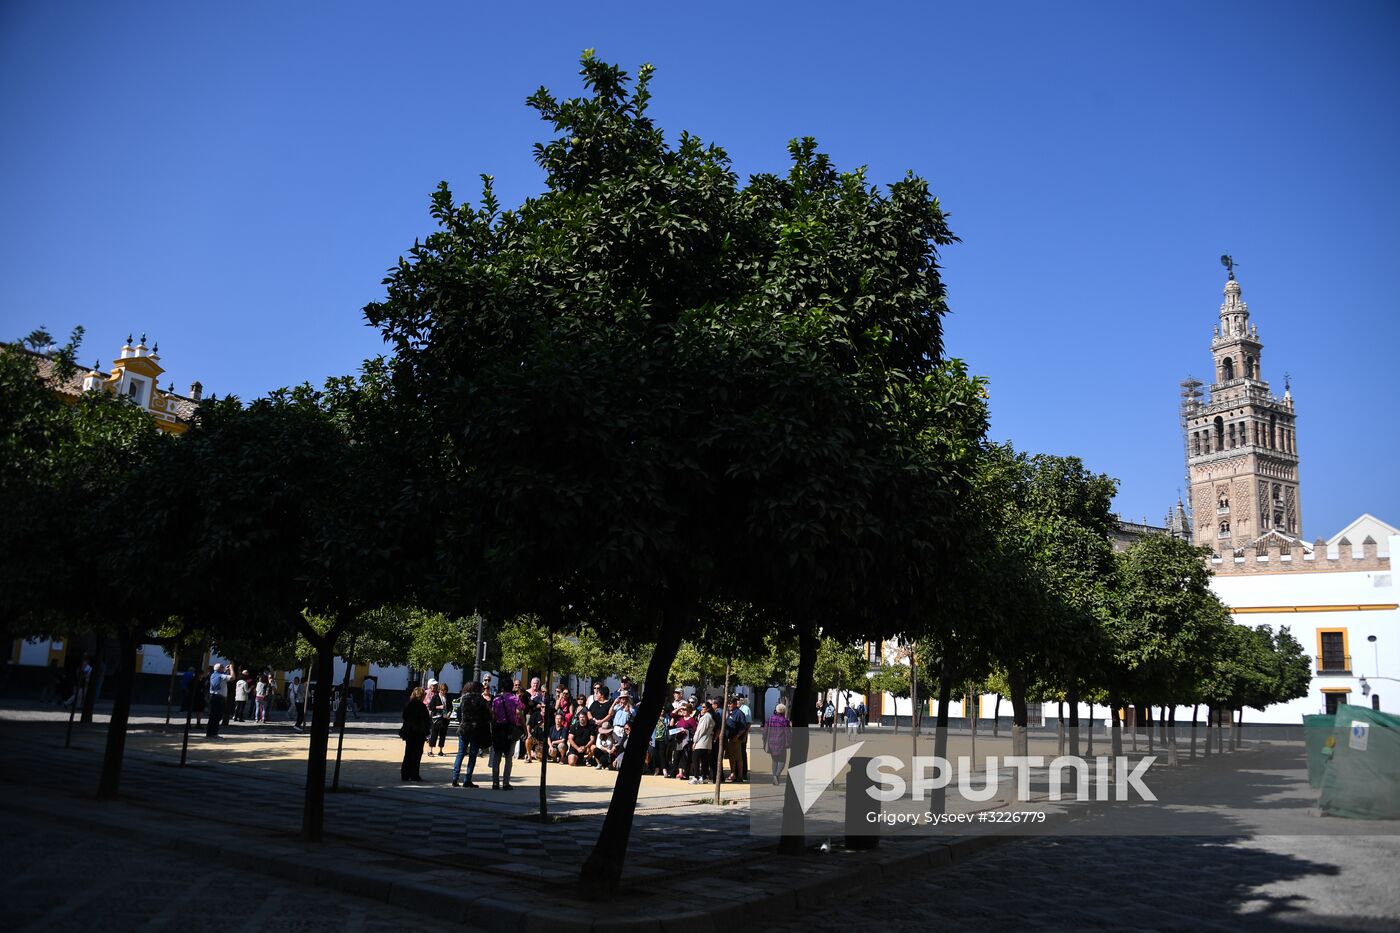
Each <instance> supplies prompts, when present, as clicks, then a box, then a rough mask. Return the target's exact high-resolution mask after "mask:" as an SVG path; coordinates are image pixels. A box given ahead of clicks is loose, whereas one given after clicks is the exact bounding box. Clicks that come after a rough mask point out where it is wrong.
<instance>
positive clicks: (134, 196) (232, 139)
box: [0, 0, 1400, 538]
mask: <svg viewBox="0 0 1400 933" xmlns="http://www.w3.org/2000/svg"><path fill="white" fill-rule="evenodd" d="M477 6H478V5H477V4H468V3H450V4H435V3H404V4H369V3H353V2H351V3H346V2H340V3H311V2H307V3H297V4H286V3H256V2H255V3H240V4H221V5H215V4H190V3H156V2H143V3H138V4H112V3H98V2H91V3H63V4H54V3H40V2H37V0H30V2H12V3H6V4H3V5H0V127H3V130H4V133H5V138H6V145H5V158H4V171H3V172H0V203H3V204H4V206H5V209H4V211H3V213H2V214H0V283H3V287H4V294H3V300H0V336H4V337H14V336H19V335H20V334H23V333H27V332H28V331H29V330H30V329H31V328H32V327H34V326H37V325H40V324H45V325H47V326H48V327H49V328H50V329H51V330H52V331H54V332H55V333H58V332H60V331H62V332H66V331H67V329H68V328H70V327H71V326H72V325H74V324H79V323H81V324H83V325H85V326H86V327H87V330H88V340H87V342H86V345H85V347H84V351H83V361H84V362H89V361H90V360H92V359H94V358H97V357H100V358H101V359H102V360H103V361H104V363H105V362H106V361H107V360H110V359H111V358H112V357H113V356H115V355H116V352H117V350H118V349H119V348H120V345H121V342H122V340H123V338H124V337H125V336H126V335H127V333H128V332H134V333H137V334H140V333H141V332H143V331H145V332H147V333H148V334H149V335H151V337H152V338H153V339H154V340H158V341H159V342H160V345H161V353H162V362H163V363H164V365H165V366H166V367H167V368H168V375H169V377H170V378H172V379H173V380H174V381H175V383H176V385H177V387H178V389H179V390H180V391H182V392H183V391H186V390H187V389H188V386H189V383H190V382H191V381H193V380H195V379H199V380H201V381H202V382H203V383H204V385H205V387H206V391H213V392H217V393H219V394H220V395H223V394H226V393H230V392H232V393H236V394H239V395H242V396H245V397H248V396H254V395H258V394H261V393H263V392H266V391H267V390H268V389H270V388H273V387H276V386H279V385H285V384H290V383H296V382H300V381H304V380H311V381H320V380H321V379H323V378H324V377H326V376H327V375H330V374H336V373H343V372H348V371H351V370H353V369H354V368H355V366H356V365H357V363H358V361H359V360H361V359H362V358H364V357H365V356H367V355H371V354H374V353H377V352H379V351H380V349H381V344H380V342H379V340H378V336H377V334H376V333H375V332H373V331H371V330H370V329H369V328H368V327H366V326H365V324H364V322H363V318H362V316H361V313H360V309H361V308H362V307H363V305H364V304H365V303H366V302H368V301H371V300H373V299H375V298H377V297H378V296H379V295H380V293H381V286H380V282H381V279H382V278H383V275H384V271H385V270H386V269H387V268H388V267H389V266H390V265H391V264H392V263H393V262H394V261H395V260H396V258H397V257H398V256H399V255H400V254H401V253H402V252H403V251H404V250H405V249H406V248H407V247H408V246H410V245H411V244H412V242H413V240H414V238H415V237H417V236H421V235H423V234H426V233H427V232H428V231H429V230H430V229H431V228H430V219H429V218H428V216H427V211H426V207H427V201H428V194H429V192H430V191H431V190H432V189H433V187H434V186H435V185H436V184H437V183H438V181H440V180H444V179H445V180H447V181H448V182H449V183H450V184H451V185H452V186H453V187H454V189H455V190H456V192H457V193H458V195H459V196H469V195H471V194H473V193H474V192H475V191H476V189H477V185H478V183H477V180H476V179H477V176H478V175H479V174H480V173H482V172H489V173H491V174H494V175H495V176H496V178H497V186H498V189H497V190H498V193H499V194H500V195H501V197H502V200H503V201H505V202H506V203H508V204H513V203H518V202H519V201H520V200H521V199H523V198H524V197H526V196H528V195H529V194H531V193H533V192H535V191H537V190H538V189H539V186H540V175H539V172H538V170H537V169H536V167H535V166H534V163H533V161H532V159H531V152H530V145H531V144H532V143H533V142H535V141H536V140H539V139H542V138H545V135H546V134H545V127H544V126H543V125H542V124H540V123H539V122H538V121H537V120H536V119H535V117H534V114H533V112H532V111H530V110H528V109H527V108H526V107H525V106H524V104H523V101H524V98H525V97H526V96H527V95H528V94H529V93H530V92H531V91H533V90H534V89H535V88H536V87H538V86H540V85H542V84H543V85H547V86H548V87H550V88H551V89H553V90H555V91H556V92H557V93H560V94H569V95H571V94H574V93H576V92H577V91H578V89H579V85H578V79H577V77H576V72H577V61H578V56H579V52H580V50H582V49H584V48H587V47H595V48H597V49H598V52H599V54H600V55H601V56H602V57H603V58H605V59H608V60H610V61H615V62H619V63H621V64H623V65H625V66H628V67H629V68H631V69H633V70H634V69H635V66H636V65H637V64H639V63H641V62H645V61H650V62H652V63H654V64H655V65H656V66H657V77H656V79H655V82H654V85H653V90H654V92H655V95H656V96H655V101H654V104H653V112H654V114H655V116H656V117H657V119H658V121H659V122H660V123H661V125H662V126H664V127H665V128H666V129H667V130H668V131H669V132H671V133H672V134H675V133H678V132H679V131H680V130H682V129H686V130H689V131H691V132H693V133H696V134H697V135H700V136H701V137H703V138H705V139H706V140H709V141H713V142H716V143H719V144H720V145H722V146H724V147H725V148H726V149H727V150H728V151H729V153H730V154H731V156H732V157H733V159H734V163H735V167H736V169H737V170H738V171H739V172H740V173H741V174H743V175H747V174H749V173H752V172H757V171H774V170H781V169H782V168H783V166H784V164H785V160H786V150H785V145H786V142H787V140H788V139H790V138H791V137H794V136H800V135H810V136H815V137H817V139H818V141H819V142H820V144H821V146H822V147H823V148H824V149H825V150H826V151H827V152H829V153H831V154H832V156H833V157H834V158H835V159H836V160H837V162H838V163H839V164H840V165H842V166H843V167H854V166H857V165H862V164H864V165H867V166H869V172H870V178H871V179H872V180H874V181H878V182H887V181H892V180H894V179H896V178H898V177H900V176H901V175H902V174H903V173H904V172H905V171H906V170H911V169H912V170H913V171H915V172H917V173H918V174H920V175H923V176H924V177H926V178H927V179H928V180H929V182H930V184H931V186H932V189H933V191H934V192H935V193H936V194H937V195H938V196H939V198H940V199H941V201H942V203H943V205H944V207H945V208H946V209H947V210H948V211H949V212H950V214H951V220H952V225H953V228H954V230H955V232H956V233H957V234H958V235H959V236H961V237H962V240H963V242H962V243H961V244H959V245H956V246H954V247H951V248H949V249H948V250H946V251H945V253H944V260H945V266H946V277H947V282H948V286H949V289H950V294H951V301H952V307H953V315H952V316H951V318H950V319H949V321H948V348H949V352H950V353H952V354H954V355H957V356H961V357H963V358H965V359H967V360H968V361H969V363H970V365H971V366H972V368H973V370H974V371H976V372H979V373H982V374H985V375H986V376H988V377H989V378H990V380H991V393H992V405H993V434H994V436H996V437H998V438H1010V439H1012V440H1013V441H1014V442H1015V443H1016V444H1017V445H1018V446H1019V447H1021V448H1024V449H1027V450H1031V451H1047V452H1054V453H1066V454H1069V453H1072V454H1077V455H1079V456H1081V457H1083V458H1084V459H1085V461H1086V462H1087V463H1088V464H1089V465H1090V466H1091V467H1092V468H1094V469H1096V470H1102V471H1105V472H1108V473H1111V474H1113V475H1115V476H1117V477H1119V478H1120V479H1121V480H1122V487H1121V491H1120V495H1119V498H1118V503H1117V505H1118V508H1119V509H1120V511H1121V512H1122V513H1123V514H1124V515H1125V516H1128V517H1134V518H1142V517H1144V516H1145V517H1147V518H1148V519H1149V520H1152V521H1157V520H1159V519H1160V518H1161V517H1162V515H1163V514H1164V512H1165V511H1166V509H1167V508H1168V506H1169V505H1170V503H1171V502H1173V501H1174V500H1175V498H1176V495H1177V492H1178V490H1179V489H1180V488H1181V486H1182V475H1183V466H1182V450H1181V441H1180V437H1179V434H1178V429H1177V423H1176V398H1177V391H1178V388H1177V384H1178V383H1179V382H1180V380H1181V379H1182V378H1184V377H1185V376H1187V375H1190V374H1194V375H1196V376H1198V377H1206V376H1207V375H1208V374H1209V370H1210V356H1209V338H1210V332H1211V327H1212V326H1213V325H1214V323H1215V321H1216V320H1217V314H1218V308H1219V304H1220V301H1221V289H1222V287H1223V285H1224V281H1225V274H1224V270H1223V269H1222V268H1221V267H1220V265H1219V259H1218V257H1219V256H1220V254H1221V253H1223V252H1230V253H1232V254H1234V256H1235V258H1236V260H1237V261H1238V263H1239V269H1238V275H1239V278H1240V281H1241V283H1242V285H1243V288H1244V297H1245V299H1246V300H1247V301H1248V302H1249V304H1250V309H1251V312H1252V314H1253V320H1254V321H1256V322H1257V323H1258V325H1259V330H1260V334H1261V336H1262V338H1263V340H1264V344H1265V348H1264V356H1263V362H1264V373H1265V375H1266V376H1267V377H1269V378H1270V379H1271V380H1273V381H1274V385H1275V388H1276V390H1277V391H1280V392H1281V391H1282V385H1281V382H1282V378H1281V377H1282V374H1283V373H1284V372H1285V371H1287V372H1289V373H1291V374H1292V378H1293V389H1294V394H1295V396H1296V398H1297V407H1298V412H1299V431H1298V438H1299V448H1300V452H1301V455H1302V458H1303V467H1302V486H1303V489H1302V505H1303V525H1304V527H1303V531H1304V533H1305V534H1306V535H1307V536H1308V537H1309V538H1311V537H1316V536H1318V535H1322V536H1329V535H1331V534H1333V533H1334V532H1335V531H1337V530H1338V529H1340V528H1341V527H1342V526H1343V525H1345V524H1346V523H1347V522H1348V521H1350V520H1351V519H1352V518H1354V517H1355V516H1356V515H1358V514H1360V513H1361V512H1363V511H1369V512H1373V513H1375V514H1376V515H1378V516H1379V517H1381V518H1382V519H1385V520H1387V521H1390V522H1391V523H1395V524H1400V484H1397V483H1396V482H1395V476H1396V474H1397V469H1396V464H1397V462H1400V429H1397V424H1396V388H1397V384H1400V383H1398V381H1397V378H1396V377H1397V370H1396V365H1395V359H1396V348H1397V347H1400V315H1398V314H1397V303H1398V302H1400V298H1397V296H1400V262H1397V261H1396V257H1397V256H1400V170H1397V166H1400V151H1398V150H1400V54H1397V53H1398V52H1400V5H1396V4H1394V3H1390V2H1356V0H1353V2H1343V3H1336V4H1325V5H1324V4H1320V3H1314V4H1304V3H1300V2H1285V3H1277V2H1276V3H1228V4H1220V3H1172V4H1127V3H1119V4H1106V3H1105V4H1090V3H1076V4H1048V3H965V4H948V3H910V4H896V3H880V2H870V3H863V4H859V5H851V4H834V3H833V4H824V3H802V4H790V5H785V6H779V5H777V4H760V3H752V2H750V3H745V4H729V3H719V2H711V3H707V4H693V5H686V6H685V8H684V9H678V10H665V9H662V7H663V6H669V5H661V4H657V5H655V6H656V7H657V9H646V10H643V9H641V8H639V7H636V6H635V5H623V4H612V3H601V4H590V5H588V7H589V9H587V10H583V9H581V5H577V4H560V5H558V6H557V7H551V6H550V5H548V4H532V5H529V6H523V5H497V7H496V9H495V10H492V11H488V10H484V9H477V8H476V7H477ZM483 6H484V5H483ZM676 6H680V5H676Z"/></svg>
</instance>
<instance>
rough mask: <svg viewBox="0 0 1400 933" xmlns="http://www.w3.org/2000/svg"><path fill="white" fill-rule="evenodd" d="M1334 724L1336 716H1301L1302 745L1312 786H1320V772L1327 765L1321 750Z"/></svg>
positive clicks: (1330, 735) (1329, 736)
mask: <svg viewBox="0 0 1400 933" xmlns="http://www.w3.org/2000/svg"><path fill="white" fill-rule="evenodd" d="M1336 724H1337V717H1336V716H1304V717H1303V745H1304V746H1305V747H1306V748H1307V750H1308V783H1309V784H1311V785H1312V786H1313V787H1314V788H1318V787H1321V786H1322V772H1323V770H1324V769H1325V768H1326V767H1327V758H1328V755H1327V754H1326V752H1324V751H1323V750H1324V749H1325V748H1326V747H1327V740H1328V739H1329V738H1331V737H1332V729H1333V727H1334V726H1336Z"/></svg>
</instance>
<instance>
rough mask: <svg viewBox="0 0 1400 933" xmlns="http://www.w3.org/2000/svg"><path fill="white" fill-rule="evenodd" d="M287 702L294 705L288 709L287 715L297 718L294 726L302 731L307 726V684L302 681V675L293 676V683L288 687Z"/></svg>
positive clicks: (290, 717)
mask: <svg viewBox="0 0 1400 933" xmlns="http://www.w3.org/2000/svg"><path fill="white" fill-rule="evenodd" d="M287 702H288V703H289V704H291V707H292V708H291V709H289V710H288V711H287V717H288V718H289V719H295V720H296V722H294V723H293V724H292V728H293V729H295V730H296V731H298V732H300V731H301V730H302V729H304V728H306V685H305V684H303V683H302V682H301V677H299V676H298V677H293V678H292V685H291V686H290V687H288V688H287Z"/></svg>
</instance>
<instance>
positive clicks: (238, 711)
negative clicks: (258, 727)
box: [233, 671, 248, 722]
mask: <svg viewBox="0 0 1400 933" xmlns="http://www.w3.org/2000/svg"><path fill="white" fill-rule="evenodd" d="M247 717H248V672H247V671H244V672H243V675H242V676H241V677H239V678H237V680H236V681H235V682H234V685H233V721H234V722H247Z"/></svg>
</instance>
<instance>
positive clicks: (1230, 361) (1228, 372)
mask: <svg viewBox="0 0 1400 933" xmlns="http://www.w3.org/2000/svg"><path fill="white" fill-rule="evenodd" d="M1220 378H1221V379H1222V380H1223V381H1225V382H1229V381H1230V380H1231V379H1233V378H1235V360H1234V358H1233V357H1229V356H1227V357H1225V359H1223V360H1221V361H1220Z"/></svg>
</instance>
